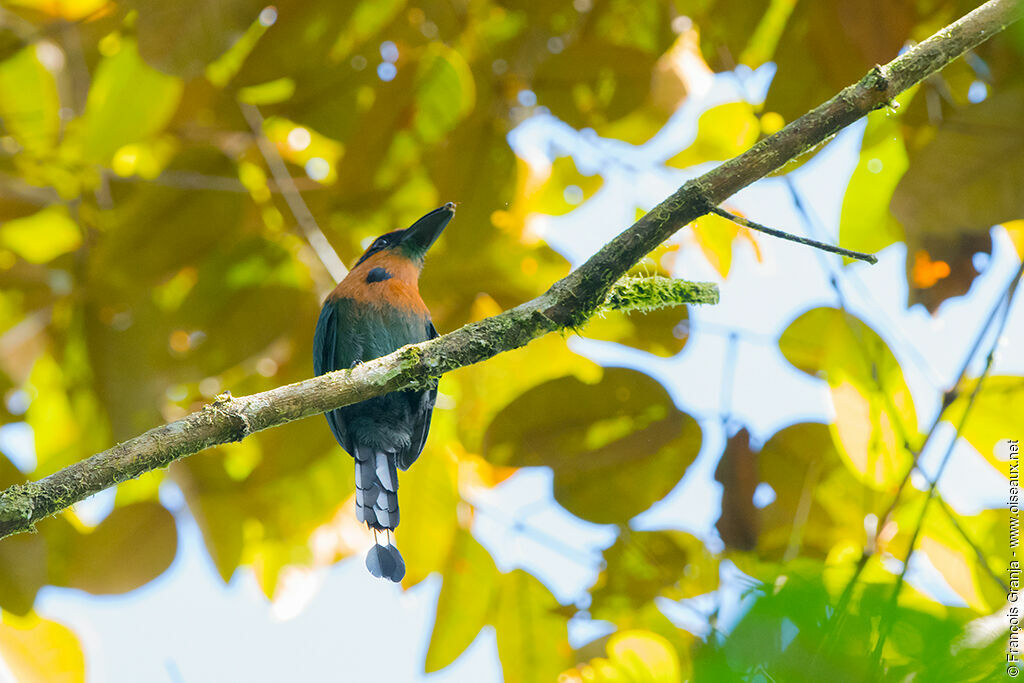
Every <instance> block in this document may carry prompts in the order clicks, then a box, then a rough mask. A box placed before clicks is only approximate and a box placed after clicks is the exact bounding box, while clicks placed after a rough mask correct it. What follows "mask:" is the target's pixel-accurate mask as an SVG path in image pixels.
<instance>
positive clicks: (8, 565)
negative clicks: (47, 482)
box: [0, 455, 47, 616]
mask: <svg viewBox="0 0 1024 683" xmlns="http://www.w3.org/2000/svg"><path fill="white" fill-rule="evenodd" d="M24 482H25V475H23V474H22V473H21V472H19V471H18V469H17V468H16V467H15V466H14V465H13V464H12V463H11V461H10V460H8V459H7V458H6V456H4V455H0V487H2V488H4V489H6V488H7V487H8V486H11V485H13V484H23V483H24ZM46 552H47V548H46V541H45V539H44V538H43V537H42V535H41V534H19V535H17V536H10V537H8V538H5V539H4V541H3V542H2V543H0V608H3V610H4V611H6V612H13V613H14V614H17V615H19V616H24V615H26V614H28V613H29V612H30V611H31V610H32V605H33V603H34V602H35V599H36V593H38V592H39V589H40V588H42V587H43V585H44V584H45V583H46Z"/></svg>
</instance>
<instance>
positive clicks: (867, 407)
mask: <svg viewBox="0 0 1024 683" xmlns="http://www.w3.org/2000/svg"><path fill="white" fill-rule="evenodd" d="M779 348H780V349H781V350H782V353H783V355H784V356H785V357H786V360H788V361H789V362H790V363H792V364H793V365H795V366H796V367H797V368H799V369H800V370H803V371H804V372H806V373H808V374H810V375H811V376H813V377H820V378H822V379H824V380H825V381H826V382H828V385H829V389H830V390H831V394H832V403H833V405H834V406H835V411H836V420H835V423H833V424H832V425H831V427H830V428H831V430H832V435H833V438H834V439H835V442H836V446H837V448H838V449H839V451H840V453H841V454H842V455H843V457H844V459H845V460H846V462H847V464H848V465H849V466H850V467H851V468H852V469H853V471H854V472H855V473H857V475H858V477H859V478H860V479H861V480H862V481H863V482H864V483H866V484H868V485H870V486H874V487H876V488H879V489H888V488H889V487H892V486H894V485H896V484H898V483H899V482H900V481H901V480H902V479H903V477H904V475H905V474H906V472H907V468H909V467H910V464H911V462H912V455H911V453H910V452H909V451H908V447H909V448H911V449H913V448H915V447H916V446H917V445H918V442H919V441H920V435H919V432H918V429H917V414H916V412H915V410H914V399H913V396H912V395H911V393H910V389H909V388H908V387H907V383H906V381H905V380H904V378H903V370H902V369H901V368H900V365H899V363H898V362H897V360H896V357H895V356H894V355H893V353H892V351H890V350H889V347H888V346H887V345H886V343H885V341H884V340H883V339H882V338H881V337H880V336H878V334H877V333H876V332H875V331H874V330H872V329H871V328H870V327H868V326H867V325H866V324H865V323H863V322H862V321H861V320H859V319H857V318H856V317H854V316H853V315H851V314H849V313H846V312H844V311H840V310H837V309H832V308H815V309H812V310H810V311H807V312H806V313H804V314H803V315H801V316H800V317H799V318H797V319H796V320H794V321H793V322H792V323H790V325H789V327H787V328H786V331H785V332H784V333H783V334H782V337H781V338H780V339H779Z"/></svg>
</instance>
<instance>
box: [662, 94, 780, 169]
mask: <svg viewBox="0 0 1024 683" xmlns="http://www.w3.org/2000/svg"><path fill="white" fill-rule="evenodd" d="M760 134H761V122H760V121H758V119H757V117H756V116H755V115H754V107H753V105H751V104H750V103H748V102H729V103H727V104H720V105H718V106H717V107H712V108H711V109H708V110H707V111H706V112H704V113H703V114H701V115H700V119H698V121H697V138H696V139H695V140H694V141H693V143H692V144H691V145H690V146H689V147H687V148H686V149H684V150H683V151H682V152H680V153H679V154H677V155H675V156H674V157H672V158H671V159H669V160H668V161H666V162H665V163H666V164H668V165H669V166H672V167H674V168H688V167H690V166H694V165H696V164H702V163H704V162H705V161H721V160H723V159H731V158H732V157H734V156H736V155H737V154H740V153H741V152H744V151H746V150H747V148H749V147H750V146H751V145H753V144H754V143H755V142H757V138H758V137H759V136H760Z"/></svg>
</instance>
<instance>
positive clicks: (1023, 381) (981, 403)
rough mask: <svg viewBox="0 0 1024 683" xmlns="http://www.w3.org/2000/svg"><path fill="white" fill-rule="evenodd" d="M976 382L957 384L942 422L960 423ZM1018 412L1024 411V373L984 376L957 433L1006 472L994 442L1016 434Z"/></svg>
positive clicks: (997, 468) (1022, 412)
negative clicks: (959, 385)
mask: <svg viewBox="0 0 1024 683" xmlns="http://www.w3.org/2000/svg"><path fill="white" fill-rule="evenodd" d="M977 383H978V380H976V379H973V380H970V381H968V382H965V383H964V385H963V386H961V387H960V393H959V395H958V396H957V398H956V400H955V401H953V403H951V404H950V405H949V407H948V408H946V410H945V411H944V412H943V413H942V419H943V420H944V421H945V422H949V423H950V424H952V425H953V426H954V427H957V428H959V427H960V425H961V422H962V421H963V415H964V410H965V409H966V408H967V404H968V402H969V401H970V400H971V394H973V393H974V391H975V388H976V387H977ZM1021 415H1024V377H1013V376H1007V375H996V376H993V377H986V378H985V383H984V384H983V385H982V387H981V390H980V391H979V392H978V395H977V396H976V397H975V398H974V405H973V406H972V407H971V412H970V415H969V416H968V418H967V422H966V423H964V424H963V428H962V429H960V432H959V435H960V436H961V437H963V438H965V439H967V441H968V442H970V444H971V445H972V446H974V448H975V449H976V450H977V451H978V452H979V453H980V454H981V455H982V457H983V458H985V459H986V460H988V462H989V463H990V464H991V465H992V466H993V467H994V468H995V469H996V470H997V471H998V472H999V473H1000V474H1002V475H1003V476H1009V468H1008V466H1007V463H1006V462H1004V461H1002V460H1000V459H999V457H998V456H997V454H996V443H997V442H999V441H1001V440H1003V439H1011V438H1017V433H1018V430H1019V427H1020V418H1021Z"/></svg>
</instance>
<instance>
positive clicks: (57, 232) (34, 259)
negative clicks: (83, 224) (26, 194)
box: [0, 204, 82, 263]
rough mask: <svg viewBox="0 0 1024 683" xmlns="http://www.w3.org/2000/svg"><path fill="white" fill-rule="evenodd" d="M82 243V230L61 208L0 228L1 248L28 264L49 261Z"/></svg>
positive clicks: (56, 206)
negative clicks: (11, 252)
mask: <svg viewBox="0 0 1024 683" xmlns="http://www.w3.org/2000/svg"><path fill="white" fill-rule="evenodd" d="M81 244H82V233H81V230H79V229H78V225H77V224H76V223H75V221H73V220H72V219H71V217H70V216H69V215H68V210H67V209H66V208H65V207H64V206H61V205H56V204H55V205H53V206H49V207H47V208H45V209H43V210H42V211H39V212H38V213H34V214H32V215H31V216H26V217H24V218H16V219H15V220H13V221H7V222H6V223H4V224H3V225H0V245H2V246H4V247H6V248H8V249H10V250H11V251H13V252H14V253H15V254H17V255H18V256H20V257H21V258H23V259H25V260H26V261H28V262H29V263H46V262H48V261H52V260H53V259H55V258H57V257H58V256H60V255H61V254H66V253H68V252H69V251H74V250H75V249H77V248H78V247H79V246H80V245H81Z"/></svg>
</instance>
